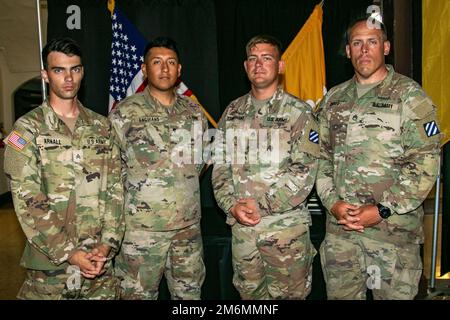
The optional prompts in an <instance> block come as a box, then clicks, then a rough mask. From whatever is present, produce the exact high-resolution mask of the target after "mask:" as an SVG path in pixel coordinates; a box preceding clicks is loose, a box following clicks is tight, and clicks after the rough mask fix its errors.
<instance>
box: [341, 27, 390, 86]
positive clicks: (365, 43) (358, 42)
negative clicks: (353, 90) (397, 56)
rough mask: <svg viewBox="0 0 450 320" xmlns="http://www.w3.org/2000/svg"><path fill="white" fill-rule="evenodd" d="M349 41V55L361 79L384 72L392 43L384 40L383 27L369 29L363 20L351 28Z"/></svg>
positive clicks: (347, 48) (347, 49) (373, 76)
mask: <svg viewBox="0 0 450 320" xmlns="http://www.w3.org/2000/svg"><path fill="white" fill-rule="evenodd" d="M349 42H350V43H349V44H348V45H347V46H346V52H347V57H348V58H349V59H350V60H351V61H352V64H353V67H354V69H355V72H356V73H357V75H358V76H359V78H360V79H362V80H371V79H374V78H377V75H378V74H379V73H380V72H384V70H385V62H384V56H387V55H388V54H389V50H390V43H389V41H384V40H383V31H382V30H381V29H376V28H373V29H369V28H368V27H367V24H366V22H365V21H361V22H359V23H358V24H356V25H355V26H354V27H353V29H352V30H351V33H350V41H349ZM376 80H378V79H376Z"/></svg>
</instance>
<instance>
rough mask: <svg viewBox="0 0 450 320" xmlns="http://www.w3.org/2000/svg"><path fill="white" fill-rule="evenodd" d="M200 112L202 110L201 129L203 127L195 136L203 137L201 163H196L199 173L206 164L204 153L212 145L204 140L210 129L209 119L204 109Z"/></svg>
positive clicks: (197, 137)
mask: <svg viewBox="0 0 450 320" xmlns="http://www.w3.org/2000/svg"><path fill="white" fill-rule="evenodd" d="M200 112H201V124H202V127H201V129H202V131H201V132H199V134H201V135H199V136H196V137H194V139H201V140H200V141H202V149H201V150H200V153H199V159H198V160H199V162H200V163H197V164H196V168H197V171H198V173H199V174H200V173H201V172H202V169H203V168H204V166H205V162H204V161H203V160H204V159H203V154H202V153H203V151H204V150H208V148H209V146H210V142H209V141H204V140H203V133H205V132H207V130H208V120H207V119H206V116H205V115H204V114H203V111H200Z"/></svg>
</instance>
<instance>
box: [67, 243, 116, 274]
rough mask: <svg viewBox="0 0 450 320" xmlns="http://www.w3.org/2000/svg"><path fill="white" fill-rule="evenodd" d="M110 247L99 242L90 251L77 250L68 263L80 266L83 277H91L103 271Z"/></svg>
mask: <svg viewBox="0 0 450 320" xmlns="http://www.w3.org/2000/svg"><path fill="white" fill-rule="evenodd" d="M110 250H111V248H110V247H109V246H107V245H104V244H101V245H99V246H97V247H95V248H93V249H92V250H91V251H90V252H86V251H84V250H77V251H76V252H75V253H74V254H73V255H72V256H71V257H70V258H69V260H68V261H69V263H70V264H71V265H76V266H78V267H79V268H80V273H81V275H82V276H83V277H85V278H88V279H93V278H95V277H98V276H100V275H102V274H103V273H105V271H106V269H104V268H103V267H104V265H105V262H106V261H107V260H108V259H107V256H108V254H109V251H110Z"/></svg>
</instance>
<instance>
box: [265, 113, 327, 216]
mask: <svg viewBox="0 0 450 320" xmlns="http://www.w3.org/2000/svg"><path fill="white" fill-rule="evenodd" d="M318 131H319V130H318V127H317V123H316V121H315V119H314V118H313V116H312V114H311V113H306V114H304V115H303V116H301V117H300V118H299V119H298V120H297V122H296V123H295V125H294V128H293V130H292V135H291V157H290V159H285V160H284V161H283V162H282V163H281V164H280V165H281V166H282V168H281V170H280V177H279V179H278V180H277V182H276V183H274V184H273V185H271V186H270V189H269V191H267V192H266V193H265V195H264V198H263V199H258V201H259V203H260V206H261V207H263V208H264V209H266V210H268V212H269V213H270V214H277V213H281V212H284V211H287V210H291V209H292V208H295V207H297V206H298V205H300V204H301V203H303V202H304V201H305V200H306V198H307V197H308V195H309V193H310V192H311V190H312V188H313V186H314V182H315V179H316V174H317V166H318V156H319V140H320V139H319V132H318Z"/></svg>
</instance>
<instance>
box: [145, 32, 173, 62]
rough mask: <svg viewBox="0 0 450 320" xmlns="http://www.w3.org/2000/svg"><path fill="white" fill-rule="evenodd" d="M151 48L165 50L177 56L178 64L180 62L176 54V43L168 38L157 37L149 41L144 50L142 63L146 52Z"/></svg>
mask: <svg viewBox="0 0 450 320" xmlns="http://www.w3.org/2000/svg"><path fill="white" fill-rule="evenodd" d="M151 48H166V49H170V50H172V51H174V52H175V53H176V54H177V58H178V62H180V53H179V52H178V48H177V43H176V42H175V40H173V39H172V38H169V37H157V38H155V39H153V40H152V41H150V42H149V43H148V44H147V45H146V46H145V49H144V61H145V60H146V59H147V55H148V52H149V51H150V49H151Z"/></svg>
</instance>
